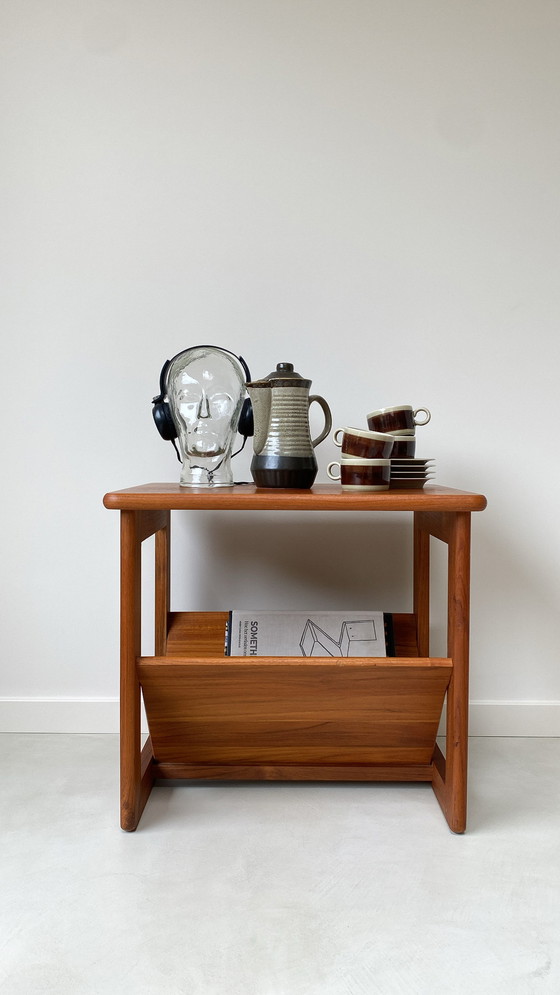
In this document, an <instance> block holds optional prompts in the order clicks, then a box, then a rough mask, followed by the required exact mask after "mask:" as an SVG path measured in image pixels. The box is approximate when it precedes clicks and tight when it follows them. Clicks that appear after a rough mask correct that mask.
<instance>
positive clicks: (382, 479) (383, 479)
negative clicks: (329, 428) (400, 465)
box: [327, 428, 395, 491]
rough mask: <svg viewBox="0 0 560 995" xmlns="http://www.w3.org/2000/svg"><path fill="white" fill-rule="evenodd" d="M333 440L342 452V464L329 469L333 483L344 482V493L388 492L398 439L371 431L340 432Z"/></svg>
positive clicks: (339, 461)
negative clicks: (334, 481) (335, 481)
mask: <svg viewBox="0 0 560 995" xmlns="http://www.w3.org/2000/svg"><path fill="white" fill-rule="evenodd" d="M333 438H334V442H335V444H336V445H337V446H340V447H341V450H342V452H341V454H340V460H333V462H332V463H329V465H328V467H327V473H328V475H329V477H330V478H331V480H340V483H341V486H342V489H343V490H344V491H358V490H360V491H386V490H387V489H388V487H389V483H390V479H391V460H390V456H391V453H392V451H393V446H394V444H395V439H394V436H392V435H390V434H388V433H387V432H377V431H375V430H371V429H369V430H368V429H363V428H338V429H337V430H336V432H335V433H334V436H333Z"/></svg>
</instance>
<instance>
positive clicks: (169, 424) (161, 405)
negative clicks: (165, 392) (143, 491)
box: [152, 401, 177, 442]
mask: <svg viewBox="0 0 560 995" xmlns="http://www.w3.org/2000/svg"><path fill="white" fill-rule="evenodd" d="M152 415H153V418H154V422H155V424H156V428H157V430H158V432H159V434H160V435H161V437H162V439H165V441H166V442H173V439H176V438H177V429H176V428H175V422H174V421H173V418H172V417H171V412H170V410H169V405H168V404H167V401H156V402H154V406H153V408H152Z"/></svg>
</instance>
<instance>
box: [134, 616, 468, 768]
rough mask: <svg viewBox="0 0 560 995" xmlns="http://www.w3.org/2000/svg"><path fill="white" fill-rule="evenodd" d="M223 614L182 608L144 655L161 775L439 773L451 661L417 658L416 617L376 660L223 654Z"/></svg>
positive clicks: (398, 624) (142, 676)
mask: <svg viewBox="0 0 560 995" xmlns="http://www.w3.org/2000/svg"><path fill="white" fill-rule="evenodd" d="M226 619H227V613H225V612H223V613H222V612H215V613H196V612H192V613H188V612H178V613H173V614H171V615H170V616H169V630H168V638H167V646H166V653H165V655H163V656H159V657H142V658H140V660H139V661H138V678H139V681H140V685H141V687H142V692H143V696H144V704H145V709H146V715H147V719H148V725H149V731H150V739H151V750H152V753H153V762H152V764H153V769H152V772H153V775H154V778H168V777H171V778H199V777H203V778H219V779H220V780H222V779H240V780H242V779H255V778H258V779H267V780H275V779H279V780H286V779H287V780H372V779H373V780H431V779H432V773H431V770H432V768H431V761H432V756H433V753H434V747H435V740H436V735H437V730H438V725H439V721H440V718H441V712H442V706H443V700H444V697H445V692H446V690H447V686H448V684H449V679H450V676H451V670H452V662H451V660H449V659H436V658H428V659H425V658H421V657H419V656H418V648H417V645H416V620H415V617H414V615H394V616H393V623H394V628H395V637H396V652H397V654H398V655H397V656H396V657H383V658H378V659H370V658H364V657H354V658H352V657H342V658H338V659H333V658H332V657H224V655H223V642H224V630H225V623H226ZM189 650H190V652H189ZM220 650H221V653H220Z"/></svg>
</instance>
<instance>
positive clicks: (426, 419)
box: [413, 408, 432, 425]
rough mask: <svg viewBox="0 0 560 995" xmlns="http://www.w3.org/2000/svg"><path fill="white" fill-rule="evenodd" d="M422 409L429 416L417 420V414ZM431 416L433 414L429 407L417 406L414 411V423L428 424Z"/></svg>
mask: <svg viewBox="0 0 560 995" xmlns="http://www.w3.org/2000/svg"><path fill="white" fill-rule="evenodd" d="M420 411H423V412H424V414H425V415H427V416H428V417H427V418H425V419H424V421H417V420H416V415H417V414H419V412H420ZM431 417H432V416H431V414H430V412H429V411H428V409H427V408H416V411H414V412H413V418H414V424H415V425H427V424H428V422H429V420H430V418H431Z"/></svg>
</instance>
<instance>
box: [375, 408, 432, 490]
mask: <svg viewBox="0 0 560 995" xmlns="http://www.w3.org/2000/svg"><path fill="white" fill-rule="evenodd" d="M431 417H432V416H431V414H430V412H429V411H428V409H427V408H416V409H414V408H413V407H412V406H411V405H410V404H399V405H397V406H396V407H393V408H378V409H377V410H376V411H370V413H369V414H368V415H367V423H368V428H369V430H370V431H371V432H383V433H386V434H388V435H390V436H391V437H392V438H393V440H394V445H393V448H392V450H391V459H390V483H391V487H423V486H424V484H425V483H426V481H427V480H428V479H429V477H430V475H431V472H432V469H433V468H432V464H433V460H431V459H416V458H415V453H416V428H417V426H418V427H419V426H421V425H427V424H428V422H429V420H430V418H431Z"/></svg>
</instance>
